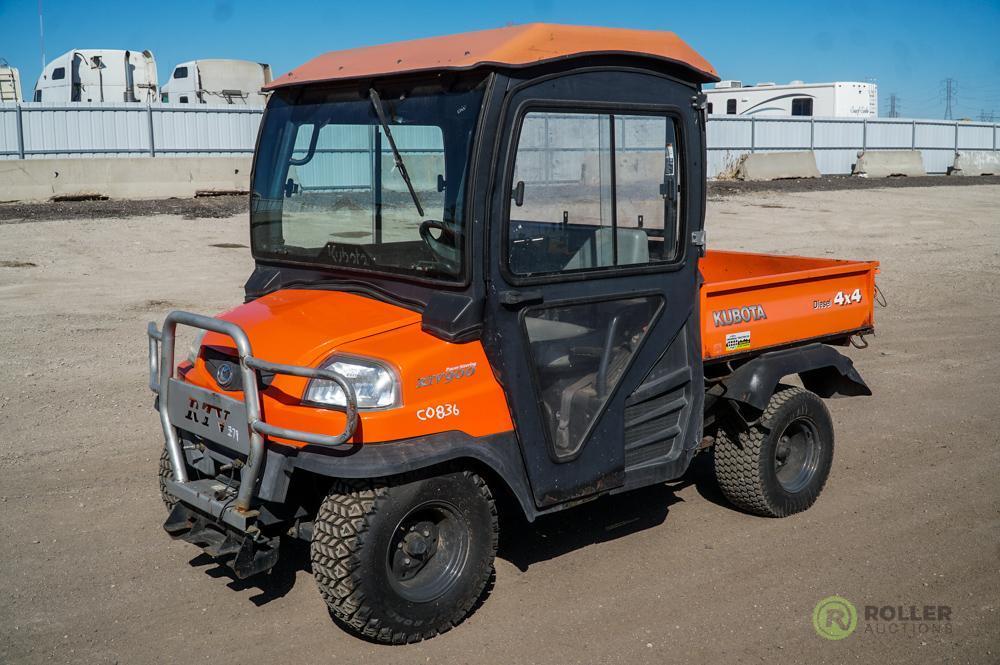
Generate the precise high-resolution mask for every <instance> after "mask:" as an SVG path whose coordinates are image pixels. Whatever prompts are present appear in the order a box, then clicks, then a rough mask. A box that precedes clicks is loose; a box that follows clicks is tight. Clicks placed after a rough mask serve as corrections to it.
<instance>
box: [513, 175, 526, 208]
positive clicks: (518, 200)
mask: <svg viewBox="0 0 1000 665" xmlns="http://www.w3.org/2000/svg"><path fill="white" fill-rule="evenodd" d="M510 196H511V198H513V199H514V205H516V206H517V207H518V208H520V207H521V206H523V205H524V181H523V180H518V181H517V184H516V185H514V190H513V191H512V192H511V194H510Z"/></svg>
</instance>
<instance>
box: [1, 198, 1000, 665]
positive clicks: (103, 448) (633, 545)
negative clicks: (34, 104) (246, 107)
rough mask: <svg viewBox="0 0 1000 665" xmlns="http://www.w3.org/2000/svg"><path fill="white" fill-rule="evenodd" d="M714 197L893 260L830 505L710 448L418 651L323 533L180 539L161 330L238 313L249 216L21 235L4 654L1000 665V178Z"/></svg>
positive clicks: (728, 234) (47, 226)
mask: <svg viewBox="0 0 1000 665" xmlns="http://www.w3.org/2000/svg"><path fill="white" fill-rule="evenodd" d="M715 198H716V200H713V201H711V202H710V204H709V213H708V229H709V230H708V234H709V244H710V245H711V246H714V247H725V248H733V249H747V250H758V251H774V252H782V253H797V254H806V255H808V254H814V255H817V256H835V257H845V258H875V259H879V260H880V261H882V274H881V276H880V278H879V284H880V286H881V288H882V290H883V291H884V292H885V294H886V297H887V299H888V309H880V310H878V311H877V314H876V316H877V327H878V334H877V335H876V336H875V337H874V338H872V339H871V340H870V341H871V346H870V348H868V349H867V350H863V351H862V350H851V351H850V355H851V356H852V357H853V358H854V359H855V362H856V365H857V367H858V369H859V370H860V371H861V373H862V375H863V376H864V377H865V378H866V379H867V381H868V382H869V384H870V385H871V387H872V390H873V391H874V393H875V394H874V396H873V397H871V398H852V399H844V400H834V401H832V402H830V407H831V410H832V413H833V416H834V421H835V423H836V427H837V433H838V439H837V452H836V456H835V464H834V469H833V473H832V475H831V477H830V480H829V483H828V484H827V487H826V490H825V492H824V494H823V496H822V497H820V500H819V501H818V502H817V504H816V505H815V506H814V507H813V508H812V509H810V510H809V511H807V512H806V513H803V514H800V515H796V516H793V517H791V518H787V519H783V520H768V519H763V518H758V517H752V516H749V515H745V514H743V513H740V512H737V511H735V510H732V509H731V508H729V507H727V506H726V505H725V502H724V501H723V499H722V498H721V497H720V494H719V491H718V488H717V487H716V486H715V485H714V482H713V480H712V479H711V474H710V473H709V472H708V469H707V467H706V465H705V464H704V460H702V462H701V463H699V464H697V465H696V467H695V469H694V471H693V472H692V473H691V474H690V475H689V476H688V477H686V478H685V479H683V480H681V481H679V482H675V483H670V484H667V485H663V486H657V487H653V488H649V489H647V490H643V491H640V492H637V493H633V494H629V495H623V496H618V497H615V498H613V499H607V500H601V501H599V502H597V503H594V504H590V505H587V506H583V507H580V508H577V509H573V510H570V511H567V512H564V513H560V514H557V515H554V516H551V517H547V518H543V519H541V520H540V521H539V522H538V523H536V524H535V525H531V526H529V525H526V524H518V523H514V524H511V525H510V526H509V527H508V528H507V530H506V531H505V532H504V533H503V534H502V543H501V553H500V558H499V559H498V561H497V579H496V585H495V587H494V589H493V592H492V594H491V596H490V597H489V598H488V599H487V600H486V602H485V603H484V604H483V606H482V607H481V608H480V609H479V610H478V612H477V613H476V614H475V615H473V616H472V617H471V618H470V619H469V620H468V621H466V622H465V623H464V624H463V625H461V626H460V627H458V628H457V629H455V630H453V631H451V632H450V633H448V634H446V635H443V636H441V637H438V638H436V639H433V640H431V641H428V642H424V643H421V644H417V645H412V646H406V647H384V646H378V645H374V644H370V643H367V642H363V641H360V640H358V639H356V638H354V637H352V636H350V635H348V634H347V633H345V632H343V631H342V630H340V629H339V628H338V627H336V626H335V625H334V624H333V623H332V622H331V620H330V619H329V617H328V615H327V613H326V611H325V609H324V606H323V602H322V600H321V599H320V597H319V594H318V593H317V591H316V589H315V587H314V584H313V580H312V578H311V576H310V574H309V571H308V563H307V557H306V554H307V552H306V549H305V548H304V547H302V546H295V547H289V548H288V550H287V552H286V553H285V556H284V559H283V562H282V563H281V564H280V565H279V567H278V568H277V569H276V570H275V571H273V572H272V574H271V575H270V576H267V577H264V578H261V579H259V580H251V581H245V582H240V581H236V580H234V578H233V577H232V576H231V575H230V574H228V573H227V572H226V571H225V570H222V569H220V568H218V567H217V566H215V565H214V564H212V563H211V562H210V560H208V559H206V558H205V557H204V556H200V555H198V554H197V553H196V550H195V548H194V547H193V546H192V545H189V544H187V543H183V542H174V541H171V540H170V539H169V538H168V537H167V536H166V535H165V534H164V532H163V531H162V529H161V526H160V525H161V523H162V521H163V518H164V516H165V515H164V510H163V506H162V505H161V503H160V499H159V496H158V494H157V489H156V480H155V474H156V462H157V457H158V455H159V451H160V447H161V442H162V439H161V433H160V431H159V423H158V421H157V418H156V416H155V414H154V412H153V410H152V408H151V405H152V398H151V396H150V394H149V392H148V390H147V388H146V381H147V374H146V337H145V324H146V322H147V321H149V320H151V319H155V320H161V319H162V318H163V316H164V315H165V314H166V313H167V311H168V310H170V309H173V308H184V309H190V310H194V311H198V312H216V311H219V310H222V309H226V308H228V307H230V306H232V305H235V304H238V303H240V302H241V301H242V289H241V287H242V282H243V280H244V279H245V277H246V276H247V275H248V274H249V272H250V269H251V265H252V262H251V259H250V256H249V252H248V250H246V249H244V248H243V247H241V246H244V245H246V244H248V241H247V234H248V231H247V222H246V216H245V215H244V214H240V215H237V216H235V217H225V218H216V219H207V218H194V219H187V218H184V217H181V216H178V215H172V216H168V215H152V214H141V215H139V216H135V217H127V218H118V219H107V218H97V219H93V218H87V216H86V215H81V216H77V215H68V216H67V218H66V219H59V220H52V221H33V222H30V223H21V224H2V225H0V662H2V663H54V662H68V663H175V662H211V663H248V662H260V663H379V664H386V663H425V662H427V663H473V662H474V663H493V662H496V663H504V664H505V665H514V664H520V663H553V664H559V665H568V664H571V663H657V664H660V663H667V662H679V661H680V662H692V663H702V662H703V663H734V662H751V663H756V662H779V663H783V662H787V663H802V662H815V663H827V662H828V663H846V662H858V663H873V662H879V663H904V662H905V663H910V662H921V663H925V662H926V663H929V662H938V663H944V662H949V663H951V662H954V663H997V662H1000V610H998V607H1000V424H998V423H1000V420H998V418H1000V408H998V406H997V389H996V385H995V384H996V377H997V376H998V375H1000V353H998V352H997V335H998V331H1000V186H998V185H982V186H977V187H928V188H912V187H906V188H890V189H881V188H878V189H862V190H856V191H819V192H796V191H752V192H742V193H741V192H737V191H734V192H728V193H726V195H725V196H724V197H722V198H719V197H715ZM149 212H150V213H152V212H153V210H150V211H149ZM109 216H110V217H113V216H114V215H109ZM834 594H839V595H841V596H844V597H846V598H848V599H849V600H851V601H852V602H853V603H854V604H855V605H856V606H857V607H858V610H859V612H861V613H862V616H861V617H859V625H858V628H857V630H856V631H855V633H854V634H853V635H851V636H850V637H847V638H846V639H843V640H841V641H828V640H825V639H822V638H820V637H819V636H817V634H816V633H815V632H814V629H813V626H812V623H811V615H812V612H813V608H814V607H815V606H816V604H817V602H818V601H820V600H821V599H822V598H824V597H826V596H830V595H834ZM866 605H871V606H903V607H904V608H909V607H910V606H911V605H912V606H917V607H922V606H925V605H933V606H939V605H943V606H948V607H950V608H951V620H950V621H947V622H925V623H919V624H918V623H917V622H912V621H909V622H905V621H904V622H890V621H885V620H881V621H866V620H865V617H864V609H863V606H866ZM899 626H902V628H900V627H899Z"/></svg>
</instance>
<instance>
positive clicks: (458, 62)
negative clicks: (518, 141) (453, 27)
mask: <svg viewBox="0 0 1000 665" xmlns="http://www.w3.org/2000/svg"><path fill="white" fill-rule="evenodd" d="M588 54H629V55H640V56H644V57H648V58H655V59H659V60H665V61H669V62H678V63H681V64H683V65H685V66H687V67H689V68H691V69H692V70H694V71H695V72H698V73H699V74H701V76H702V78H703V79H704V80H705V81H706V82H707V81H717V80H718V75H717V74H716V72H715V68H714V67H712V65H710V64H709V63H708V62H707V61H706V60H705V59H704V58H702V57H701V56H700V55H698V53H697V52H695V50H694V49H692V48H691V47H690V46H688V45H687V44H686V43H685V42H684V41H683V40H682V39H681V38H680V37H678V36H677V35H675V34H674V33H672V32H662V31H658V30H626V29H622V28H593V27H586V26H577V25H552V24H546V23H529V24H526V25H516V26H510V27H506V28H497V29H494V30H481V31H477V32H466V33H462V34H457V35H448V36H445V37H431V38H428V39H414V40H411V41H405V42H395V43H392V44H380V45H378V46H366V47H363V48H355V49H348V50H344V51H331V52H329V53H326V54H324V55H321V56H319V57H317V58H314V59H313V60H310V61H309V62H307V63H306V64H304V65H302V66H301V67H298V68H296V69H293V70H292V71H290V72H288V73H287V74H284V75H282V76H280V77H278V78H277V79H275V81H274V82H273V83H271V84H270V85H269V86H267V88H266V89H269V90H273V89H275V88H280V87H284V86H288V85H300V84H303V83H317V82H321V81H337V80H347V79H358V78H371V77H373V76H386V75H393V74H405V73H412V72H421V71H434V70H461V69H472V68H474V67H478V66H484V65H500V66H507V67H525V66H528V65H536V64H539V63H543V62H549V61H553V60H559V59H563V58H569V57H573V56H579V55H588Z"/></svg>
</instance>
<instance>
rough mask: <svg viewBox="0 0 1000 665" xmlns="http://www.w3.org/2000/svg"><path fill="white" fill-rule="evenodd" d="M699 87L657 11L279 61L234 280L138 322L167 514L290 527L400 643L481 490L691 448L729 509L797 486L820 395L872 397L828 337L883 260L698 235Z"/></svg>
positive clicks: (219, 549) (462, 536)
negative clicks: (201, 305)
mask: <svg viewBox="0 0 1000 665" xmlns="http://www.w3.org/2000/svg"><path fill="white" fill-rule="evenodd" d="M715 80H717V77H716V75H715V71H714V70H713V69H712V67H711V65H709V64H708V63H707V62H706V61H705V60H704V59H703V58H701V57H700V56H699V55H698V54H697V53H695V52H694V51H693V50H692V49H691V48H690V47H689V46H688V45H687V44H685V43H684V42H683V41H681V40H680V39H679V38H678V37H677V36H675V35H673V34H672V33H667V32H651V31H636V30H620V29H602V28H586V27H577V26H559V25H540V24H533V25H526V26H515V27H508V28H501V29H498V30H489V31H484V32H477V33H469V34H462V35H454V36H450V37H440V38H434V39H424V40H417V41H412V42H404V43H400V44H389V45H383V46H374V47H369V48H364V49H357V50H352V51H339V52H332V53H328V54H326V55H323V56H320V57H318V58H316V59H315V60H313V61H311V62H309V63H306V64H305V65H303V66H302V67H299V68H297V69H295V70H293V71H291V72H290V73H288V74H286V75H284V76H282V77H280V78H279V79H277V80H276V81H275V82H274V83H273V84H272V85H271V86H270V90H271V96H270V98H269V100H268V103H267V107H266V110H265V113H264V119H263V122H262V126H261V130H260V136H259V140H258V145H257V150H256V154H255V160H254V172H253V177H252V191H251V197H250V241H251V245H252V252H253V256H254V260H255V263H256V265H255V269H254V271H253V273H252V274H251V275H250V277H249V279H248V280H247V282H246V285H245V295H246V301H245V303H244V304H241V305H238V306H236V307H234V308H233V309H231V310H229V311H227V312H225V313H222V314H219V315H218V316H215V317H210V316H205V315H201V314H196V313H190V312H172V313H170V314H169V315H168V316H167V317H166V319H165V321H164V322H163V326H162V328H160V327H158V326H157V325H155V324H152V323H151V324H150V326H149V328H148V333H149V345H150V348H149V361H150V387H151V388H152V390H153V391H154V392H155V393H156V395H157V398H156V409H157V411H158V413H159V418H160V422H161V425H162V427H163V435H164V439H165V446H164V449H163V455H162V457H161V461H160V486H161V491H162V495H163V500H164V502H165V503H166V505H167V506H168V508H169V509H170V511H169V516H168V518H167V521H166V523H165V525H164V527H165V529H166V530H167V532H168V533H169V534H170V535H171V536H173V537H175V538H180V539H184V540H187V541H189V542H191V543H194V544H197V545H199V546H201V547H202V548H204V551H205V552H206V553H208V554H209V555H210V556H212V557H216V558H217V559H218V560H220V561H223V562H225V563H226V564H227V565H229V566H230V567H231V568H232V569H233V571H235V574H236V575H237V576H239V577H245V576H248V575H252V574H255V573H258V572H262V571H265V570H268V569H269V568H270V567H271V566H273V565H274V563H275V561H276V560H277V558H278V553H279V543H280V540H281V539H282V538H284V537H295V538H301V539H305V540H308V541H309V542H310V547H311V550H310V552H311V554H310V556H311V561H312V571H313V574H314V576H315V578H316V582H317V584H318V586H319V590H320V593H321V595H322V596H323V598H324V600H325V601H326V603H327V605H328V607H329V609H330V611H331V612H332V613H333V615H334V616H335V617H336V618H337V619H338V621H339V622H340V623H341V624H342V625H344V626H347V627H349V628H350V629H351V630H353V631H356V632H357V633H359V634H361V635H363V636H365V637H367V638H369V639H373V640H377V641H380V642H392V643H398V642H411V641H416V640H420V639H424V638H427V637H432V636H434V635H436V634H438V633H440V632H443V631H446V630H448V629H450V628H451V627H453V626H454V625H456V624H457V623H459V622H460V621H461V620H462V619H463V618H464V617H465V616H466V615H467V614H468V613H469V612H470V611H471V610H472V608H474V607H476V605H477V603H478V602H479V600H480V599H481V597H482V594H483V593H484V590H485V589H487V587H488V585H489V581H490V579H491V576H492V574H493V559H494V555H495V552H496V548H497V542H498V537H499V531H498V529H499V519H498V517H499V515H498V512H499V511H502V510H512V511H516V512H520V513H521V514H522V515H523V517H525V518H527V519H528V520H534V519H535V518H537V517H538V516H540V515H545V514H549V513H554V512H557V511H560V510H564V509H567V508H570V507H572V506H575V505H578V504H580V503H583V502H586V501H590V500H593V499H595V498H597V497H600V496H604V495H607V494H612V493H618V492H625V491H629V490H632V489H635V488H639V487H644V486H648V485H651V484H654V483H660V482H664V481H667V480H671V479H676V478H678V477H680V476H681V475H682V474H684V473H685V471H686V470H687V469H688V466H689V464H690V463H691V460H692V459H693V458H694V456H695V455H696V454H699V453H703V454H710V455H712V456H713V460H714V465H715V468H716V475H717V479H718V483H719V486H720V487H721V488H722V491H723V493H724V494H725V496H727V497H728V498H729V499H730V501H732V502H733V504H734V505H736V506H737V507H739V508H741V509H743V510H746V511H748V512H752V513H756V514H760V515H766V516H771V517H781V516H785V515H790V514H792V513H795V512H798V511H801V510H805V509H806V508H808V507H809V506H810V505H811V504H812V503H813V502H814V501H815V500H816V499H817V497H818V496H819V493H820V491H821V490H822V487H823V485H824V483H825V482H826V478H827V476H828V474H829V471H830V468H831V464H832V460H833V429H832V421H831V419H830V415H829V413H828V412H827V410H826V407H825V406H824V404H823V398H827V397H833V396H838V395H864V394H869V390H868V388H867V386H866V385H865V384H864V381H862V379H861V377H860V376H859V375H858V373H857V371H856V370H855V369H854V367H853V365H852V363H851V361H850V360H849V359H848V358H847V357H845V356H843V355H842V354H840V353H839V352H838V351H837V350H836V349H835V348H834V346H835V345H844V344H847V343H848V341H849V340H851V339H855V340H857V339H858V338H859V337H860V336H861V335H864V334H866V333H869V332H871V330H872V327H873V325H874V323H873V319H872V299H873V298H874V281H873V280H874V274H875V271H876V269H877V264H875V263H873V262H865V261H838V260H833V259H808V258H802V257H779V256H767V255H749V254H740V253H733V252H706V248H705V235H704V212H705V193H706V192H705V115H704V111H705V98H704V95H703V94H702V93H701V89H700V88H701V85H702V84H703V83H708V82H711V81H715ZM178 326H188V327H193V328H196V329H200V330H202V331H203V333H204V334H203V336H202V337H201V338H200V340H199V341H198V343H197V344H195V345H194V350H193V353H192V355H191V357H190V358H189V359H188V360H186V361H183V362H180V363H179V364H178V362H177V358H176V357H175V349H176V346H177V336H176V330H177V328H178ZM795 375H797V376H798V379H797V382H798V384H799V385H798V386H793V385H792V384H791V383H790V381H789V380H788V379H787V377H791V376H795Z"/></svg>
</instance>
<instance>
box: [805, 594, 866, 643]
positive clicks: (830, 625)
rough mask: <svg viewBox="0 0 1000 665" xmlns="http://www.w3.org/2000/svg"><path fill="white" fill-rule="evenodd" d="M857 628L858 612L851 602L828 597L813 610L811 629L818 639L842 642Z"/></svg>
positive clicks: (838, 597) (836, 597) (837, 597)
mask: <svg viewBox="0 0 1000 665" xmlns="http://www.w3.org/2000/svg"><path fill="white" fill-rule="evenodd" d="M857 627H858V611H857V610H856V609H855V608H854V605H852V604H851V601H849V600H847V599H846V598H841V597H840V596H828V597H826V598H824V599H823V600H821V601H819V603H817V604H816V609H814V610H813V628H815V629H816V634H817V635H819V636H820V637H825V638H826V639H828V640H842V639H844V638H845V637H847V636H848V635H850V634H851V633H853V632H854V629H855V628H857Z"/></svg>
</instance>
